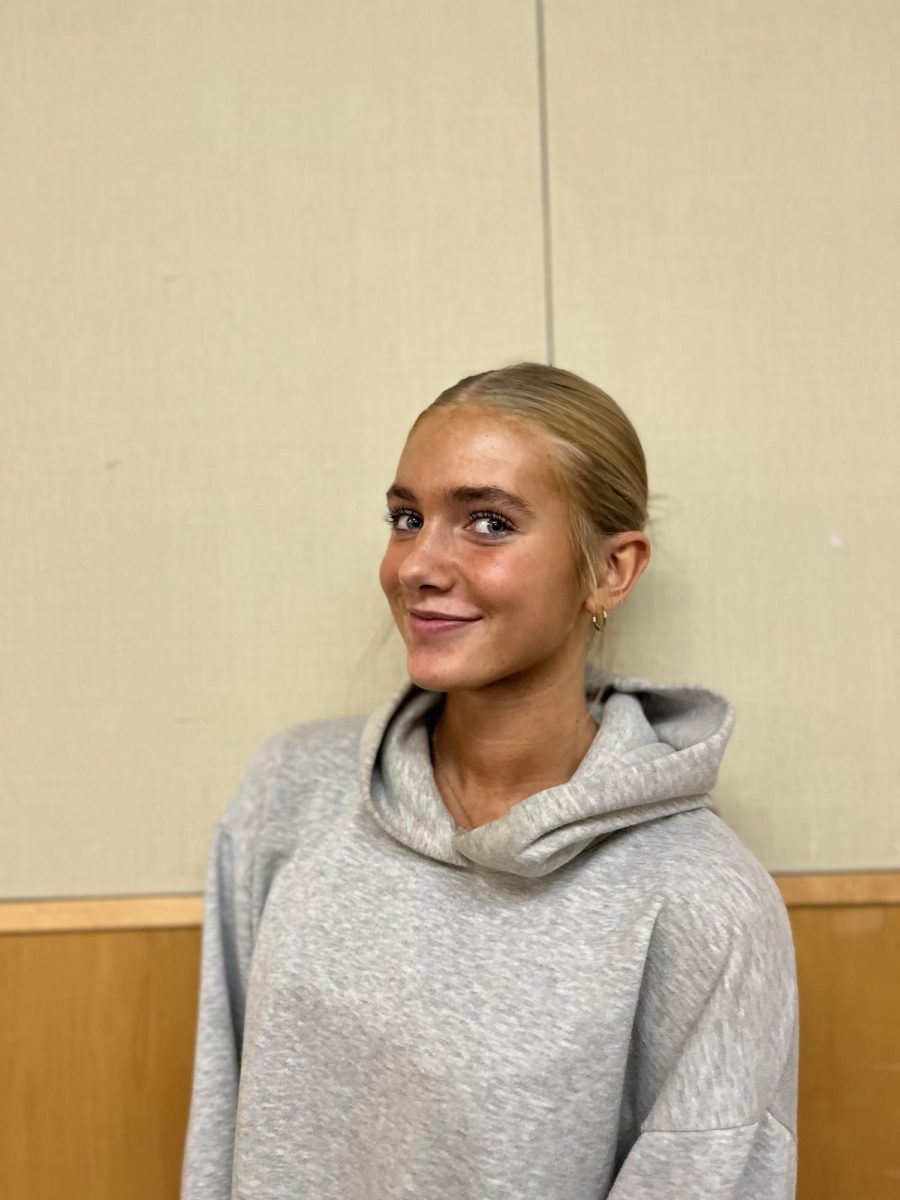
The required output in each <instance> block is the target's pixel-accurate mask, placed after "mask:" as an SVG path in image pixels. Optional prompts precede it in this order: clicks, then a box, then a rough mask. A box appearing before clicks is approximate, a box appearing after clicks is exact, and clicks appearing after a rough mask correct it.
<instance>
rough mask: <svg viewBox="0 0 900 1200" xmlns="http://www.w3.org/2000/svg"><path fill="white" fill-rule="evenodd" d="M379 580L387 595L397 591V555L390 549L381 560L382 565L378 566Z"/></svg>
mask: <svg viewBox="0 0 900 1200" xmlns="http://www.w3.org/2000/svg"><path fill="white" fill-rule="evenodd" d="M378 581H379V583H380V584H381V590H382V591H383V592H384V593H385V595H387V596H390V595H391V593H392V592H396V590H397V563H396V561H395V555H394V554H392V553H391V550H390V549H388V550H387V551H386V552H385V555H384V558H383V559H382V560H381V565H380V567H379V568H378Z"/></svg>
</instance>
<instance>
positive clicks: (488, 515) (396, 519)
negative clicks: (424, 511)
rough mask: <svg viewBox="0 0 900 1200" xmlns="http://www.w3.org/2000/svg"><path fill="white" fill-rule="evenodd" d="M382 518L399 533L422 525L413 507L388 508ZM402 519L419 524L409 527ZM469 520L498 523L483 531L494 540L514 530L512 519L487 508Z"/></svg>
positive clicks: (410, 531) (407, 531) (471, 515)
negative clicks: (497, 526) (402, 522)
mask: <svg viewBox="0 0 900 1200" xmlns="http://www.w3.org/2000/svg"><path fill="white" fill-rule="evenodd" d="M384 519H385V521H387V523H388V524H389V525H390V526H391V527H392V528H393V529H396V530H397V531H398V532H400V533H415V532H416V530H417V529H421V527H422V525H421V522H422V515H421V513H417V512H416V511H415V509H412V508H389V509H388V511H387V512H386V513H385V516H384ZM404 519H407V520H408V521H409V520H412V521H418V522H419V524H418V525H414V526H412V527H410V526H409V524H406V525H401V524H400V522H401V521H402V520H404ZM469 520H470V521H488V522H491V523H493V524H494V525H495V526H496V525H499V526H500V528H499V529H497V528H494V529H490V530H484V531H483V533H484V536H485V537H488V538H493V539H494V540H498V539H500V538H503V537H505V536H506V535H507V534H508V533H512V532H514V531H515V525H513V523H512V521H510V520H509V518H508V517H504V516H503V514H502V513H498V512H490V511H489V510H484V511H483V512H473V513H470V514H469Z"/></svg>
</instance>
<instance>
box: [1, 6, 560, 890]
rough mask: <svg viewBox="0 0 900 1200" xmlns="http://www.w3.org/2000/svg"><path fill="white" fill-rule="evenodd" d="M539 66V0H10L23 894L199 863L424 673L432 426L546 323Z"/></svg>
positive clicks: (17, 849)
mask: <svg viewBox="0 0 900 1200" xmlns="http://www.w3.org/2000/svg"><path fill="white" fill-rule="evenodd" d="M536 61H537V54H536V44H535V27H534V11H533V9H532V8H531V6H529V5H524V6H523V5H521V4H519V3H517V2H516V0H499V2H497V3H492V4H489V5H485V4H480V3H478V2H477V0H436V2H432V3H429V4H427V5H422V4H418V3H416V2H415V0H371V2H367V3H365V4H361V3H358V2H356V0H335V2H334V3H328V4H297V3H294V2H293V0H271V2H267V3H265V4H258V3H254V2H253V0H229V2H228V3H218V2H214V0H197V2H195V3H190V4H184V3H181V2H177V0H159V2H158V3H157V2H155V3H153V4H137V3H121V2H120V0H87V2H86V3H79V4H71V3H69V2H68V0H46V2H42V3H40V4H32V3H28V2H27V0H9V2H8V3H5V4H3V6H2V10H0V105H2V111H3V118H2V125H0V155H2V161H3V169H4V181H5V183H4V188H3V192H2V196H0V217H2V220H0V230H2V232H0V287H2V289H3V291H4V295H5V296H6V297H8V299H7V302H6V305H5V308H4V319H3V322H2V323H0V372H2V387H3V395H4V399H3V405H2V409H0V456H2V462H0V476H2V488H3V497H2V502H0V557H2V561H3V572H4V585H3V590H2V596H0V662H2V664H3V665H2V668H0V742H2V744H3V756H4V767H3V774H4V780H3V787H2V796H0V802H2V811H0V823H2V828H3V831H4V836H3V841H2V846H0V879H2V894H3V895H4V896H7V897H52V896H79V895H85V896H90V895H98V894H105V893H112V894H117V893H138V894H139V893H153V892H168V891H176V892H177V891H185V890H188V891H189V890H196V889H197V888H198V887H200V886H202V881H203V862H204V858H205V855H206V851H207V848H208V845H209V840H210V836H211V832H212V826H213V823H214V821H215V820H216V819H217V818H218V816H219V815H220V814H221V812H222V811H224V809H225V807H226V806H227V804H228V801H229V800H230V798H231V795H232V793H233V791H234V788H235V787H236V785H237V782H238V779H239V777H240V774H241V773H242V771H243V769H244V767H245V766H246V763H247V761H248V759H249V756H250V754H251V752H252V750H254V749H255V748H256V746H257V745H258V744H259V743H260V742H261V741H262V740H263V738H265V737H266V736H268V735H269V734H270V733H273V732H274V731H275V730H276V729H278V728H280V727H282V726H283V725H286V724H289V723H292V722H294V721H297V720H303V719H306V718H311V717H320V716H329V715H332V714H336V713H342V712H363V711H368V710H370V709H371V708H372V707H374V706H375V704H376V703H380V702H381V700H382V699H384V697H385V695H386V694H387V693H388V692H389V691H392V690H393V688H394V687H395V686H396V683H397V681H398V680H399V679H400V678H401V677H402V676H401V675H400V672H401V671H402V669H403V664H404V661H405V660H404V656H403V654H402V649H401V644H400V640H399V637H398V636H397V635H396V634H393V635H392V636H393V641H389V642H388V647H387V649H386V650H381V649H380V642H381V640H382V639H383V638H384V637H385V635H387V634H389V633H390V630H391V621H390V616H389V613H388V608H387V604H386V602H385V600H384V597H383V595H382V593H381V591H380V588H379V586H378V582H377V568H378V560H379V558H380V556H381V553H382V550H383V547H384V544H385V541H386V536H387V528H386V526H385V525H384V524H383V523H382V521H381V517H382V513H383V511H384V490H385V488H386V486H387V485H388V484H389V483H390V481H391V479H392V477H393V470H394V466H395V464H396V461H397V458H398V457H399V453H400V449H401V447H402V442H403V438H404V437H405V434H406V430H407V429H408V426H409V424H410V423H411V420H412V418H413V417H414V416H415V414H416V413H418V411H419V410H420V409H421V408H422V407H424V406H425V405H426V404H427V403H428V402H429V401H430V400H431V399H433V398H434V396H435V395H436V394H437V393H438V391H440V390H441V389H443V388H444V387H445V386H447V385H448V384H450V383H452V382H454V381H455V380H456V379H458V378H459V377H460V376H462V375H464V374H468V373H471V372H472V371H474V370H481V369H484V368H487V367H490V366H494V365H501V364H503V363H507V362H511V361H517V360H518V359H520V358H523V357H540V356H541V355H542V354H543V352H544V309H543V275H542V259H541V224H540V159H539V148H538V108H537V84H536Z"/></svg>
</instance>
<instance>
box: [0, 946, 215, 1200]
mask: <svg viewBox="0 0 900 1200" xmlns="http://www.w3.org/2000/svg"><path fill="white" fill-rule="evenodd" d="M199 952H200V935H199V932H198V931H197V930H162V929H157V930H152V931H139V930H136V931H130V932H104V933H43V934H34V935H20V936H7V937H2V938H0V979H2V986H0V1079H2V1080H3V1086H2V1088H0V1130H2V1138H0V1196H2V1197H3V1200H126V1198H127V1200H169V1198H171V1200H175V1198H176V1197H177V1196H178V1190H179V1178H180V1171H181V1154H182V1146H183V1141H184V1131H185V1128H186V1122H187V1114H188V1106H189V1103H190V1081H191V1071H192V1066H193V1048H194V1028H195V1023H196V1011H197V990H198V981H199Z"/></svg>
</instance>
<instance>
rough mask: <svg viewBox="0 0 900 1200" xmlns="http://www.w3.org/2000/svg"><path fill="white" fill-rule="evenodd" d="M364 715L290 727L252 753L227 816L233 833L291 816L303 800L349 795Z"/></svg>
mask: <svg viewBox="0 0 900 1200" xmlns="http://www.w3.org/2000/svg"><path fill="white" fill-rule="evenodd" d="M366 720H367V717H366V715H365V714H354V715H351V716H341V717H326V718H321V719H317V720H311V721H300V722H297V723H295V724H293V725H286V726H284V727H283V728H281V729H278V730H276V731H275V732H274V733H272V734H270V735H269V736H268V737H267V738H266V739H265V740H264V741H263V742H261V743H260V744H259V746H258V747H257V749H256V750H255V751H254V752H253V754H252V755H251V757H250V760H249V762H248V764H247V766H246V768H245V770H244V774H243V777H242V779H241V781H240V785H239V787H238V789H237V791H236V793H235V795H234V797H233V798H232V801H231V803H230V804H229V806H228V809H227V811H226V812H225V814H224V816H223V818H222V820H223V823H224V824H225V825H226V826H227V827H228V828H229V829H230V830H231V832H232V833H237V832H239V831H246V830H247V829H248V828H251V827H252V828H258V827H259V826H260V825H261V824H263V823H268V822H272V821H275V822H276V823H280V821H281V820H289V819H290V810H293V809H296V807H297V806H298V804H301V803H304V802H315V801H316V800H318V801H321V802H325V803H328V802H329V800H331V801H333V800H334V799H336V798H338V797H340V796H341V795H343V794H344V793H346V791H347V788H348V786H349V785H351V784H352V783H353V781H354V779H355V772H356V762H357V756H358V748H359V739H360V735H361V733H362V730H363V727H364V725H365V722H366Z"/></svg>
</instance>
